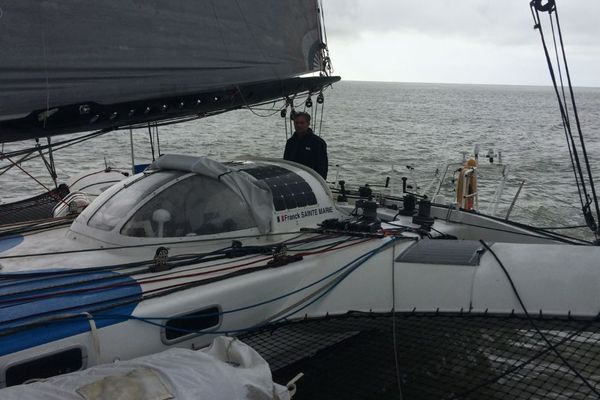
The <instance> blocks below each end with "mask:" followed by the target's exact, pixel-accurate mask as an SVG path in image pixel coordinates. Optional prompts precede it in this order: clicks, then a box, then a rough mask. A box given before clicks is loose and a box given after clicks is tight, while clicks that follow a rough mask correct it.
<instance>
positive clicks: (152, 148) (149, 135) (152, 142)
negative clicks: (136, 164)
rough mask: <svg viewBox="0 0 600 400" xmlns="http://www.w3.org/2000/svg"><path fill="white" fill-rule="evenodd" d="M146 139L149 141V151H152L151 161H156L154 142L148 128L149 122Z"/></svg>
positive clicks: (150, 130)
mask: <svg viewBox="0 0 600 400" xmlns="http://www.w3.org/2000/svg"><path fill="white" fill-rule="evenodd" d="M148 138H149V139H150V150H151V151H152V161H153V162H154V161H156V157H155V154H154V140H152V128H151V127H150V122H148Z"/></svg>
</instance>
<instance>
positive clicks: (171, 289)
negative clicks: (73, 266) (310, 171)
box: [0, 239, 395, 336]
mask: <svg viewBox="0 0 600 400" xmlns="http://www.w3.org/2000/svg"><path fill="white" fill-rule="evenodd" d="M394 241H395V240H394V239H392V240H391V241H389V242H387V243H384V245H382V246H380V247H378V248H376V249H374V250H371V251H370V252H367V253H365V254H363V255H361V256H359V257H358V258H356V259H354V260H353V261H351V262H349V263H348V264H346V265H344V266H343V267H341V268H339V269H338V270H336V271H333V272H332V273H330V274H328V275H326V276H325V277H323V278H321V279H319V280H317V281H315V282H313V283H311V284H308V285H306V286H304V287H302V288H299V289H296V290H294V291H292V292H288V293H284V294H283V295H281V296H278V297H276V298H273V299H269V300H266V301H263V302H259V303H256V304H253V305H249V306H244V307H240V308H237V309H233V310H228V311H220V312H219V315H222V314H228V313H233V312H239V311H244V310H247V309H250V308H255V307H258V306H261V305H264V304H268V303H271V302H274V301H277V300H280V299H282V298H285V297H289V296H291V295H293V294H295V293H298V292H300V291H303V290H306V289H307V288H309V287H312V286H314V285H316V284H318V283H320V282H322V281H324V280H326V279H328V278H329V277H332V276H334V275H336V274H337V273H339V272H341V271H343V270H344V269H346V268H348V267H350V266H352V265H353V264H354V263H355V262H356V261H359V260H361V259H362V258H363V257H366V258H365V259H364V260H363V261H362V262H364V261H366V260H367V259H369V258H370V257H371V256H372V255H375V254H377V253H378V252H379V251H381V250H383V249H384V248H385V247H386V246H387V245H389V243H392V242H394ZM369 254H370V255H369ZM362 262H361V263H360V264H358V265H356V266H355V267H354V268H353V270H355V269H356V268H358V267H359V266H360V265H361V264H362ZM265 268H268V267H266V266H258V267H252V268H248V269H246V270H242V271H234V272H231V273H228V274H225V275H222V276H218V277H215V278H212V279H210V278H209V279H206V280H202V281H196V282H192V283H187V284H180V285H171V286H168V287H163V288H158V289H154V290H150V291H146V292H145V293H144V294H143V296H142V297H141V298H139V296H137V295H135V296H134V295H130V296H124V297H121V298H130V297H135V298H134V299H133V300H127V301H121V302H120V303H113V304H109V305H106V306H103V307H100V308H97V309H95V310H87V311H88V312H101V311H103V310H110V309H115V308H117V307H119V306H124V305H127V304H131V303H140V302H142V301H145V300H149V299H153V298H158V297H164V296H166V295H169V294H171V293H176V292H179V291H182V290H187V289H191V288H194V287H197V286H200V285H203V284H206V283H211V282H212V281H217V280H222V279H227V278H230V277H235V276H238V275H239V274H240V272H241V273H249V272H253V271H259V270H264V269H265ZM346 276H347V275H346ZM339 282H341V281H339V280H338V282H337V283H336V284H335V285H334V286H333V287H335V286H336V285H337V284H338V283H339ZM333 287H331V288H330V289H332V288H333ZM152 292H153V293H152ZM149 293H152V294H149ZM326 293H327V292H326ZM326 293H324V294H326ZM324 294H323V295H324ZM317 300H318V299H317ZM102 303H106V301H103V302H96V303H93V304H88V306H89V305H94V304H102ZM77 316H78V315H55V316H52V315H50V316H49V318H47V319H45V320H42V321H33V322H31V323H29V324H26V325H21V326H18V327H13V328H9V329H6V330H0V336H3V335H7V334H11V333H15V332H19V331H23V330H27V329H32V328H35V327H36V326H39V325H44V324H47V323H49V322H64V320H65V319H73V318H74V317H77ZM102 318H104V319H114V318H120V319H123V320H128V319H133V320H140V321H142V322H146V323H150V324H152V325H158V324H156V323H152V322H150V321H149V320H148V319H150V318H155V319H168V318H171V317H150V318H148V319H147V320H144V319H143V318H141V317H134V316H132V315H118V314H117V315H108V316H107V315H104V316H102V315H97V316H96V319H102ZM158 326H161V325H158ZM260 327H261V326H259V328H260ZM251 329H256V328H255V327H253V328H251ZM237 331H245V329H242V330H237ZM228 332H229V333H234V332H236V331H235V330H232V331H228ZM211 333H215V331H211Z"/></svg>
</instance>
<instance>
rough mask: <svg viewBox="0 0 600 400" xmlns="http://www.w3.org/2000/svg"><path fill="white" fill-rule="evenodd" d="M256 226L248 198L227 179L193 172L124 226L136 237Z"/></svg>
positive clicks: (166, 189) (158, 195)
mask: <svg viewBox="0 0 600 400" xmlns="http://www.w3.org/2000/svg"><path fill="white" fill-rule="evenodd" d="M254 226H256V224H255V222H254V219H253V217H252V215H251V214H250V211H249V209H248V205H247V204H246V202H245V201H244V200H243V199H242V198H240V196H238V195H237V194H236V193H234V192H233V191H232V190H231V189H229V187H227V186H226V185H225V184H224V183H222V182H220V181H218V180H216V179H212V178H209V177H206V176H201V175H192V176H190V177H189V178H186V179H183V180H181V181H180V182H177V183H175V184H174V185H171V186H169V187H167V188H165V189H164V190H163V191H162V192H160V193H158V194H157V195H156V196H154V197H153V198H152V199H151V200H150V201H148V202H147V203H146V204H144V205H143V206H142V207H141V208H140V209H139V210H138V211H137V212H136V213H135V214H134V215H133V216H132V217H131V219H130V220H129V221H128V222H127V223H126V224H125V225H124V226H123V229H122V230H121V233H122V234H123V235H126V236H134V237H181V236H196V235H211V234H216V233H223V232H231V231H236V230H241V229H248V228H252V227H254Z"/></svg>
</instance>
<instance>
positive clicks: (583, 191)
mask: <svg viewBox="0 0 600 400" xmlns="http://www.w3.org/2000/svg"><path fill="white" fill-rule="evenodd" d="M541 2H542V0H532V1H531V3H530V8H531V14H532V17H533V20H534V24H535V25H534V28H535V29H537V30H538V31H539V33H540V38H541V40H542V46H543V49H544V54H545V56H546V63H547V64H548V70H549V72H550V77H551V79H552V85H553V88H554V92H555V94H556V98H557V100H558V105H559V110H560V113H561V117H562V121H563V128H564V129H565V131H566V132H567V133H566V135H567V137H568V139H567V145H568V146H569V154H571V149H572V157H571V164H572V165H573V169H574V171H577V172H576V176H575V180H576V182H580V183H581V185H579V183H578V184H577V189H578V193H579V198H580V203H581V209H582V212H583V215H584V217H585V221H586V224H587V226H588V227H589V228H590V230H592V231H593V232H594V234H595V235H596V238H598V235H599V234H600V232H599V231H598V225H597V224H596V222H595V220H594V216H593V214H592V212H591V210H590V204H591V203H592V202H593V203H594V206H595V210H596V216H597V217H600V207H599V205H598V199H597V196H596V189H595V186H594V181H593V177H592V172H591V168H590V164H589V159H588V156H587V151H586V147H585V143H584V140H583V134H582V131H581V124H580V122H579V114H578V112H577V105H576V103H575V95H574V93H573V86H572V83H571V77H570V74H569V67H568V64H567V56H566V52H565V47H564V43H563V40H562V31H561V29H560V22H559V17H558V11H557V9H556V4H555V2H554V0H548V2H547V4H546V5H542V4H541ZM539 11H543V12H545V11H547V12H548V14H549V19H550V22H551V26H552V35H553V41H554V46H555V54H556V55H557V58H558V48H557V47H558V46H557V43H556V32H555V31H554V25H553V23H552V13H553V12H554V19H555V20H556V28H557V29H556V31H557V32H558V38H559V42H560V47H561V49H560V50H561V53H562V59H563V63H564V68H565V74H566V76H567V84H568V87H569V92H570V100H571V106H572V108H573V115H574V116H575V121H576V126H577V132H578V135H579V143H580V147H581V152H582V154H583V158H584V161H585V165H586V172H587V178H588V181H589V185H590V189H591V192H592V198H590V196H589V195H588V192H587V188H586V182H585V177H584V173H583V170H582V166H581V161H580V159H579V154H578V151H577V147H576V144H575V139H574V137H573V132H572V130H571V124H570V121H569V112H568V108H567V103H566V101H565V99H564V97H563V99H561V96H560V93H559V90H558V84H557V81H556V76H555V73H554V67H553V65H552V61H551V59H550V54H549V52H548V47H547V45H546V40H545V37H544V32H543V30H542V26H541V20H540V16H539ZM557 65H558V72H559V74H560V81H561V88H562V92H563V96H564V85H563V81H562V73H561V69H560V62H559V60H557ZM573 160H574V162H573Z"/></svg>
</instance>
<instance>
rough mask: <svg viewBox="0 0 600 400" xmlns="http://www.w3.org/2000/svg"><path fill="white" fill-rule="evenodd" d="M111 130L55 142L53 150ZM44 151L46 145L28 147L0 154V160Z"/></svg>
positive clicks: (46, 147) (102, 130)
mask: <svg viewBox="0 0 600 400" xmlns="http://www.w3.org/2000/svg"><path fill="white" fill-rule="evenodd" d="M113 130H114V129H110V130H106V129H101V130H98V131H94V132H92V133H89V134H86V135H83V136H79V137H76V138H73V139H68V140H63V141H62V142H57V143H55V144H54V145H53V146H54V149H55V150H57V146H61V145H63V144H68V143H72V142H75V143H80V142H82V141H85V140H89V139H92V138H95V137H97V136H100V135H103V134H105V133H108V132H111V131H113ZM64 147H67V146H63V147H61V148H64ZM46 149H48V145H40V146H39V147H30V148H28V149H23V150H15V151H11V152H9V153H0V160H3V159H5V158H7V157H15V156H20V155H23V154H31V153H33V152H36V151H38V150H46ZM37 157H39V155H36V156H35V157H32V158H37ZM28 160H29V159H28Z"/></svg>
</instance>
